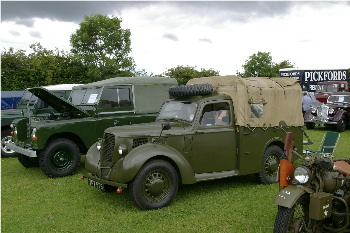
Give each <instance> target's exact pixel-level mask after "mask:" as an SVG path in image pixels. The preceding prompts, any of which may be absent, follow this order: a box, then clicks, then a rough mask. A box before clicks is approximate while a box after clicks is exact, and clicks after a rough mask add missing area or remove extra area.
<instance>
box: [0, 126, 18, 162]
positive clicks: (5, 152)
mask: <svg viewBox="0 0 350 233" xmlns="http://www.w3.org/2000/svg"><path fill="white" fill-rule="evenodd" d="M10 132H11V129H7V130H4V131H1V137H2V138H1V158H9V157H16V156H18V153H17V152H16V151H13V150H10V149H9V148H7V146H6V145H7V143H9V142H11V141H12V140H11V139H10V138H9V137H8V136H9V135H10Z"/></svg>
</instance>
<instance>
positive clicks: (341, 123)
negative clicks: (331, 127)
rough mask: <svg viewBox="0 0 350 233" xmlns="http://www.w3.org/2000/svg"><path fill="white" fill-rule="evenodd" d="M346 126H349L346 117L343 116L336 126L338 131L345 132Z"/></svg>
mask: <svg viewBox="0 0 350 233" xmlns="http://www.w3.org/2000/svg"><path fill="white" fill-rule="evenodd" d="M346 125H347V122H346V117H345V115H343V116H342V117H341V118H340V120H339V121H338V123H337V125H336V128H337V131H338V132H344V131H345V129H346Z"/></svg>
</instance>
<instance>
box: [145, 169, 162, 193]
mask: <svg viewBox="0 0 350 233" xmlns="http://www.w3.org/2000/svg"><path fill="white" fill-rule="evenodd" d="M146 186H147V191H148V193H149V194H150V195H152V196H156V195H158V194H160V193H162V192H163V190H164V188H165V183H164V180H163V179H162V177H161V176H160V175H159V174H153V175H152V177H150V179H149V180H148V182H147V184H146Z"/></svg>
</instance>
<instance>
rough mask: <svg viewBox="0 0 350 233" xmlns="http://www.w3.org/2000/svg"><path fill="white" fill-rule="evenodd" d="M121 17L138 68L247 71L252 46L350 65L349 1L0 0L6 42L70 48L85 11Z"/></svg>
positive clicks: (281, 56)
mask: <svg viewBox="0 0 350 233" xmlns="http://www.w3.org/2000/svg"><path fill="white" fill-rule="evenodd" d="M92 14H105V15H110V16H112V15H114V16H118V17H121V18H122V20H123V22H122V27H123V28H128V29H130V31H131V34H132V35H131V48H132V53H131V54H130V55H131V56H132V57H133V58H134V59H135V62H136V65H137V69H138V70H141V69H145V70H146V71H147V72H148V73H151V72H153V73H154V74H161V73H163V72H164V71H165V70H166V69H168V68H173V67H176V66H178V65H189V66H197V68H198V69H199V68H205V69H209V68H212V69H214V70H217V71H219V72H220V75H228V74H235V73H236V71H237V70H239V71H242V65H243V64H244V63H245V61H246V60H247V59H248V57H249V56H251V55H253V54H254V53H257V52H258V51H260V52H270V53H271V56H272V59H273V61H274V62H281V61H283V60H289V61H290V62H292V63H294V64H295V65H296V67H298V68H316V69H317V68H321V69H324V68H350V62H349V61H350V58H349V56H350V45H349V41H350V36H349V32H350V31H349V24H350V2H347V1H342V2H314V1H313V2H300V1H298V2H288V1H272V2H265V1H258V2H246V1H245V2H242V1H224V2H208V1H205V2H202V1H195V2H186V1H181V2H168V1H167V2H164V1H163V2H158V1H152V2H139V1H130V2H129V1H124V2H116V1H107V2H102V1H98V2H97V1H75V2H73V1H56V2H54V1H37V2H32V1H23V2H21V1H1V50H3V49H4V48H6V49H7V48H9V47H13V48H15V49H24V50H27V51H30V48H29V45H31V44H33V43H35V42H40V43H41V45H42V46H43V47H44V48H47V49H55V48H58V49H59V50H66V51H69V50H70V49H71V47H70V43H69V38H70V35H71V34H72V33H74V32H75V30H77V29H78V28H79V23H80V22H81V21H83V18H84V15H92Z"/></svg>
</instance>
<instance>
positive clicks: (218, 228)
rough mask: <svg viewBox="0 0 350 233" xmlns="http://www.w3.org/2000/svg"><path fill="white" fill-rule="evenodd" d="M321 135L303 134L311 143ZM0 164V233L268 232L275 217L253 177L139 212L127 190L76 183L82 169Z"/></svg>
mask: <svg viewBox="0 0 350 233" xmlns="http://www.w3.org/2000/svg"><path fill="white" fill-rule="evenodd" d="M325 130H329V129H315V130H308V131H307V133H308V134H309V135H310V136H311V138H312V139H314V140H315V141H317V140H321V138H322V136H323V133H324V132H325ZM335 156H336V157H338V158H340V157H350V130H348V131H346V132H344V133H342V134H341V137H340V140H339V143H338V146H337V149H336V152H335ZM1 162H2V163H1V169H2V170H1V175H2V177H1V179H2V184H1V202H2V203H1V205H2V206H1V228H2V232H254V233H255V232H272V229H273V224H274V219H275V215H276V212H277V206H275V205H274V204H273V200H274V198H275V196H276V194H277V193H278V185H277V184H274V185H261V184H259V183H257V180H256V178H255V176H254V175H250V176H242V177H233V178H227V179H222V180H215V181H209V182H202V183H197V184H194V185H183V186H180V188H179V191H178V194H177V196H176V198H175V200H174V202H173V203H172V204H171V205H170V206H168V207H166V208H163V209H160V210H153V211H141V210H139V209H137V208H136V207H135V206H134V205H133V204H132V202H131V200H130V198H129V195H128V192H127V190H125V191H124V192H123V193H121V194H115V193H103V192H100V191H99V190H97V189H95V188H93V187H90V186H88V185H87V181H86V180H80V179H79V177H80V176H82V174H83V172H84V170H83V168H81V169H80V170H79V172H78V174H75V175H74V176H71V177H65V178H60V179H49V178H47V177H46V176H45V175H44V174H43V173H42V172H41V170H40V169H39V168H24V167H23V166H22V165H20V163H19V162H18V161H17V159H16V158H6V159H1ZM82 167H83V166H82Z"/></svg>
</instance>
